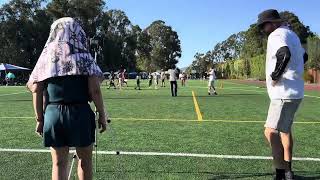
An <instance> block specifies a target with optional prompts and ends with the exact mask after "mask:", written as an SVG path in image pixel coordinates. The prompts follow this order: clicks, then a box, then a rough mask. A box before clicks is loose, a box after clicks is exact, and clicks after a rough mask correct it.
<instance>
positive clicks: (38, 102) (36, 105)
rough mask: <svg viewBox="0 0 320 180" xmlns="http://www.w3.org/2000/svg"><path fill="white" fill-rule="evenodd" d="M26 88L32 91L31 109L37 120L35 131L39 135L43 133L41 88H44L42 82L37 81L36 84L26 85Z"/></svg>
mask: <svg viewBox="0 0 320 180" xmlns="http://www.w3.org/2000/svg"><path fill="white" fill-rule="evenodd" d="M28 88H29V89H30V91H31V93H32V101H33V109H34V113H35V118H36V121H37V125H36V133H37V134H38V135H39V136H42V134H43V123H44V117H43V111H44V106H43V90H44V83H43V82H39V83H36V84H31V85H28Z"/></svg>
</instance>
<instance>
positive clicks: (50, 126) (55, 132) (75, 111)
mask: <svg viewBox="0 0 320 180" xmlns="http://www.w3.org/2000/svg"><path fill="white" fill-rule="evenodd" d="M95 128H96V125H95V115H94V113H93V111H92V110H91V108H90V106H89V104H81V105H58V104H49V105H48V106H47V108H46V111H45V116H44V130H43V136H44V145H45V147H65V146H69V147H87V146H89V145H91V144H92V143H94V140H95Z"/></svg>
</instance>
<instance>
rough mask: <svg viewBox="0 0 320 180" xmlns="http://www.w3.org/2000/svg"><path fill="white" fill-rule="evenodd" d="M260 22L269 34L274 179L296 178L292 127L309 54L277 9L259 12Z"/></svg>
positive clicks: (269, 122) (268, 132)
mask: <svg viewBox="0 0 320 180" xmlns="http://www.w3.org/2000/svg"><path fill="white" fill-rule="evenodd" d="M257 25H258V27H259V28H261V29H262V30H263V31H264V32H265V33H266V34H268V43H267V55H266V85H267V91H268V95H269V98H270V106H269V111H268V116H267V120H266V123H265V132H264V134H265V136H266V138H267V140H268V142H269V143H270V146H271V149H272V155H273V163H274V167H275V168H276V169H275V171H276V176H275V179H294V175H293V171H292V167H291V166H292V153H293V152H292V151H293V138H292V132H291V127H292V124H293V120H294V116H295V113H296V112H297V110H298V107H299V105H300V103H301V101H302V99H303V97H304V80H303V73H304V63H305V62H306V61H307V60H308V55H307V54H306V52H305V50H304V49H303V47H302V45H301V42H300V39H299V37H298V36H297V34H296V33H295V32H293V31H292V30H291V29H290V28H289V27H288V26H287V23H285V22H283V20H282V19H281V17H280V15H279V13H278V11H277V10H274V9H269V10H266V11H263V12H262V13H260V14H259V16H258V23H257Z"/></svg>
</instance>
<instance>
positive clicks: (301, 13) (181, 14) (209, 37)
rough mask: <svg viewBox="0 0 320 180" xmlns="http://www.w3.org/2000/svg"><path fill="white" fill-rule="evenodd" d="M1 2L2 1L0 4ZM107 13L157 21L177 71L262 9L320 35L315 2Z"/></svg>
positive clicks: (139, 0) (242, 1)
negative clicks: (174, 38) (175, 42)
mask: <svg viewBox="0 0 320 180" xmlns="http://www.w3.org/2000/svg"><path fill="white" fill-rule="evenodd" d="M1 2H5V1H4V0H0V3H1ZM106 2H107V4H106V5H107V8H108V9H121V10H123V11H125V12H126V14H127V16H128V17H129V19H130V20H131V22H132V23H133V24H138V25H139V26H140V27H142V28H145V27H147V26H148V25H149V24H150V23H152V22H153V21H155V20H158V19H161V20H164V21H165V22H166V24H167V25H170V26H172V27H173V29H174V30H175V31H177V32H178V35H179V38H180V40H181V46H182V57H181V59H180V62H179V64H178V65H179V66H180V67H185V66H188V65H189V64H190V63H191V62H192V60H193V56H194V55H195V53H196V52H203V53H205V52H206V51H208V50H211V49H213V47H214V45H215V44H216V43H217V42H219V41H223V40H225V39H226V38H227V37H228V36H230V35H231V34H233V33H237V32H239V31H243V30H246V29H247V28H248V27H249V25H250V24H252V23H254V22H255V21H256V20H257V15H258V14H259V13H260V12H261V11H263V10H265V9H270V8H273V9H278V10H279V11H284V10H288V11H291V12H294V13H295V14H296V15H298V17H299V18H300V20H301V21H302V22H303V23H304V24H306V25H308V26H310V28H311V30H312V31H313V32H316V33H317V34H320V11H319V7H320V1H318V0H308V1H301V0H107V1H106Z"/></svg>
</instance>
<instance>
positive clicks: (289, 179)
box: [285, 171, 294, 180]
mask: <svg viewBox="0 0 320 180" xmlns="http://www.w3.org/2000/svg"><path fill="white" fill-rule="evenodd" d="M285 180H294V173H293V172H292V171H287V172H285Z"/></svg>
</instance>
